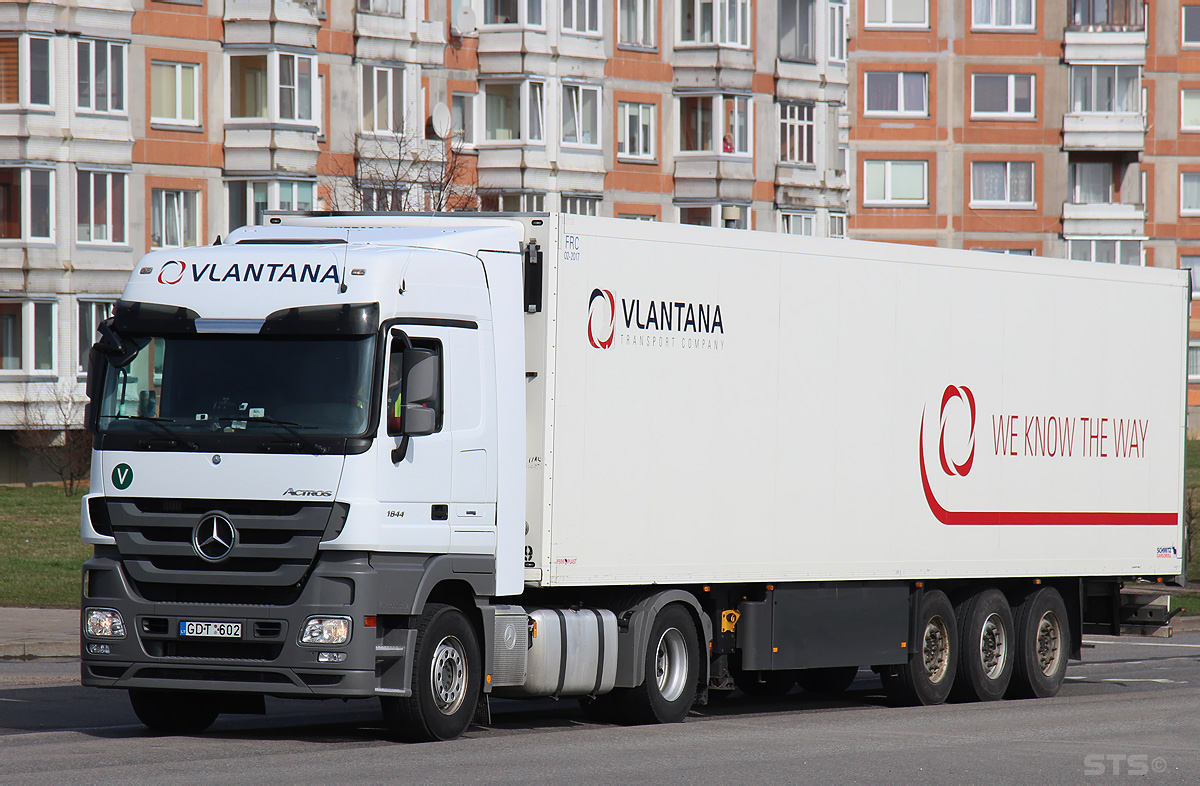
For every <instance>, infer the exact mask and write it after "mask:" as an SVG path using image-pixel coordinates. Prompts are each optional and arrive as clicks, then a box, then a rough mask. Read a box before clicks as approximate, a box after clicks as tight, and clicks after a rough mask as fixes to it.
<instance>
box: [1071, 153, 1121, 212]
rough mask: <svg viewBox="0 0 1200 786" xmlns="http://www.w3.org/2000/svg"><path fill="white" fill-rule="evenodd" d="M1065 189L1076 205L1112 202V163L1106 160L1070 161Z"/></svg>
mask: <svg viewBox="0 0 1200 786" xmlns="http://www.w3.org/2000/svg"><path fill="white" fill-rule="evenodd" d="M1067 189H1068V194H1069V197H1070V200H1071V202H1072V203H1073V204H1076V205H1099V204H1107V203H1109V202H1112V201H1113V165H1112V164H1111V163H1110V162H1108V161H1071V162H1070V163H1069V164H1068V166H1067Z"/></svg>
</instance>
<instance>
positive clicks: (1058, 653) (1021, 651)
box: [1008, 587, 1070, 699]
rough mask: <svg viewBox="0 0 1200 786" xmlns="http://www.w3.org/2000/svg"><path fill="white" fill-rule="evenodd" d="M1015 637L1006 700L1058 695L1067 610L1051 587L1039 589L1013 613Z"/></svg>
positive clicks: (1067, 631)
mask: <svg viewBox="0 0 1200 786" xmlns="http://www.w3.org/2000/svg"><path fill="white" fill-rule="evenodd" d="M1013 617H1014V618H1015V620H1016V622H1015V625H1014V629H1015V630H1016V634H1017V648H1016V657H1015V658H1014V659H1013V660H1014V663H1013V674H1012V682H1011V683H1010V684H1009V688H1008V697H1009V698H1013V699H1032V698H1039V699H1041V698H1046V697H1049V696H1053V695H1055V694H1056V693H1058V690H1059V688H1061V687H1062V683H1063V678H1064V677H1065V676H1066V674H1067V656H1068V646H1069V642H1070V629H1069V627H1068V625H1069V623H1068V621H1067V606H1066V604H1065V603H1063V599H1062V596H1061V595H1059V594H1058V590H1056V589H1054V588H1053V587H1042V588H1041V589H1039V590H1037V591H1036V592H1033V593H1031V594H1029V595H1027V596H1026V597H1025V599H1024V600H1023V601H1021V602H1020V603H1019V604H1017V607H1016V609H1014V612H1013Z"/></svg>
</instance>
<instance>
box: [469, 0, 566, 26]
mask: <svg viewBox="0 0 1200 786" xmlns="http://www.w3.org/2000/svg"><path fill="white" fill-rule="evenodd" d="M564 2H565V0H564ZM483 23H484V24H485V25H525V26H528V27H541V26H542V24H543V23H542V0H484V2H483Z"/></svg>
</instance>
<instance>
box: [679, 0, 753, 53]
mask: <svg viewBox="0 0 1200 786" xmlns="http://www.w3.org/2000/svg"><path fill="white" fill-rule="evenodd" d="M679 13H680V22H679V40H680V42H682V43H685V44H711V43H714V42H716V43H718V44H725V45H730V46H749V45H750V0H681V2H680V4H679Z"/></svg>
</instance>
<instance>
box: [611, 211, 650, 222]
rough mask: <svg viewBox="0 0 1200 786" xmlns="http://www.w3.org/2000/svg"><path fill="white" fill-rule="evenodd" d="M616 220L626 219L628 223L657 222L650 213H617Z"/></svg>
mask: <svg viewBox="0 0 1200 786" xmlns="http://www.w3.org/2000/svg"><path fill="white" fill-rule="evenodd" d="M617 218H626V219H629V220H630V221H657V220H658V219H657V218H655V217H654V216H653V215H652V214H650V213H618V214H617Z"/></svg>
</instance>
